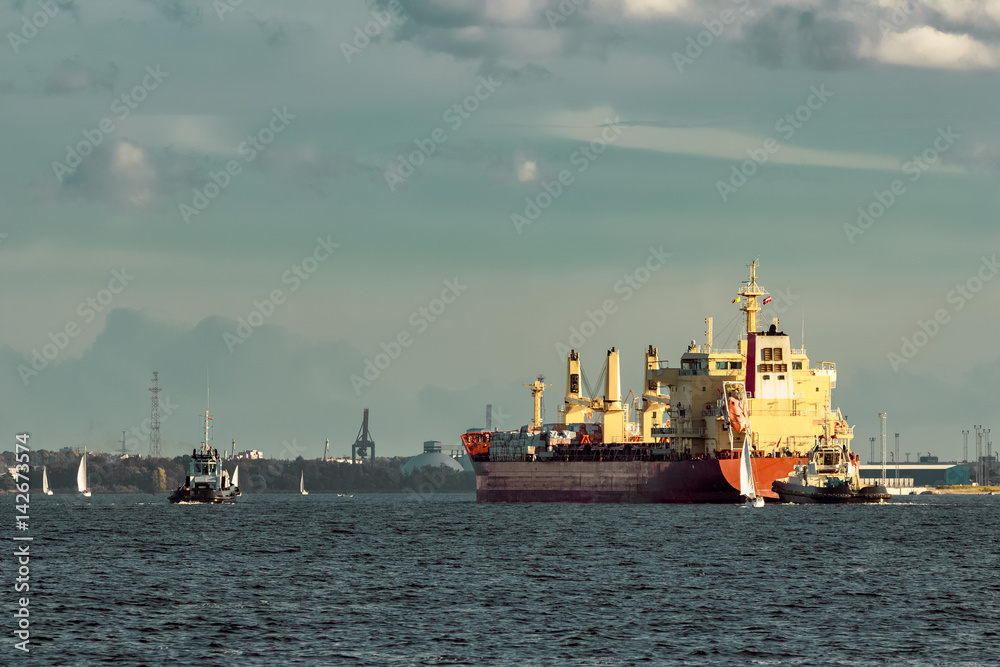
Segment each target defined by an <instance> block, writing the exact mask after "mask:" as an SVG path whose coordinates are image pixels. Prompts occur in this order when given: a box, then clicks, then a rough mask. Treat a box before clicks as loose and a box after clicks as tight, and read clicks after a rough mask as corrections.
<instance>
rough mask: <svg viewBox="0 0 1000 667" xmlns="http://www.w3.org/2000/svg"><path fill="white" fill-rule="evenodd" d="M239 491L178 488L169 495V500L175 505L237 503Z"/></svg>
mask: <svg viewBox="0 0 1000 667" xmlns="http://www.w3.org/2000/svg"><path fill="white" fill-rule="evenodd" d="M238 495H239V494H238V493H234V492H233V491H232V490H230V489H227V490H224V491H216V490H215V489H191V490H185V489H178V490H176V491H174V492H173V493H171V494H170V495H169V496H167V500H168V501H169V502H170V503H171V504H173V505H221V504H223V503H235V502H236V498H237V497H238Z"/></svg>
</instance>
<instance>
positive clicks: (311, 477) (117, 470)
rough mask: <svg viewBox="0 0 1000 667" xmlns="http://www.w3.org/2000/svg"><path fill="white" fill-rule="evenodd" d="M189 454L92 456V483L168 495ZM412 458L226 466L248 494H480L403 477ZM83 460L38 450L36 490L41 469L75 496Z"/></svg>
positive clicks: (466, 483)
mask: <svg viewBox="0 0 1000 667" xmlns="http://www.w3.org/2000/svg"><path fill="white" fill-rule="evenodd" d="M14 457H15V455H14V453H13V452H3V453H2V454H0V458H2V459H3V464H4V470H3V471H2V472H3V475H2V479H0V492H4V493H10V492H13V491H14V490H15V486H14V484H15V483H14V479H13V477H12V476H11V475H9V474H7V470H8V469H9V468H13V467H14V466H15V464H16V461H15V459H14ZM190 460H191V457H190V456H188V455H185V456H177V457H174V458H156V459H150V458H146V457H142V458H139V457H130V458H125V459H123V458H120V457H119V456H118V455H116V454H102V453H91V454H88V455H87V482H88V484H89V485H90V487H91V489H92V491H93V493H94V494H95V495H96V494H101V493H154V494H155V493H166V492H169V491H172V490H173V489H176V488H177V487H178V486H180V485H181V484H183V483H184V478H185V476H186V475H187V471H188V462H189V461H190ZM407 460H409V457H399V456H395V457H392V458H376V459H375V460H374V461H372V462H368V461H366V462H365V463H363V464H353V465H352V464H350V463H338V462H334V461H323V460H321V459H309V460H307V459H303V458H302V457H299V458H297V459H295V460H293V461H289V460H281V459H253V460H250V459H233V460H229V461H225V462H224V464H223V467H224V468H225V469H226V470H228V471H229V474H230V475H232V474H233V470H234V469H235V468H236V465H237V464H239V467H240V479H239V482H240V488H241V490H242V491H243V492H244V493H290V492H297V491H298V490H299V476H300V475H301V474H303V473H304V474H305V485H306V490H307V491H309V492H310V493H312V492H317V493H324V492H327V493H407V492H413V493H420V494H427V493H450V492H460V491H475V489H476V480H475V475H474V474H473V473H471V472H464V471H458V470H453V469H451V468H447V467H444V466H441V467H438V468H423V469H420V470H417V471H414V472H412V473H411V474H408V475H404V474H403V472H402V470H401V469H402V467H403V464H404V463H406V461H407ZM79 465H80V455H79V454H77V453H76V452H64V451H57V452H56V451H47V450H37V451H33V452H31V468H30V471H29V473H28V477H29V478H30V480H31V489H32V491H40V490H41V488H42V466H45V468H46V474H47V477H48V481H49V488H50V489H52V491H54V492H55V493H75V492H76V473H77V469H78V468H79Z"/></svg>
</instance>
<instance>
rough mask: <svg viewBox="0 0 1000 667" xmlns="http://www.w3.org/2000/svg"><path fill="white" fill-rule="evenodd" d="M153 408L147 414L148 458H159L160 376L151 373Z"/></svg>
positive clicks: (154, 372) (156, 373)
mask: <svg viewBox="0 0 1000 667" xmlns="http://www.w3.org/2000/svg"><path fill="white" fill-rule="evenodd" d="M149 390H150V391H151V392H153V406H152V408H151V409H150V413H149V457H150V458H152V459H158V458H160V396H159V393H160V374H159V373H158V372H156V371H153V386H152V387H150V388H149Z"/></svg>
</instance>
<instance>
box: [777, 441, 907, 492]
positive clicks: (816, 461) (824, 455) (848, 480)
mask: <svg viewBox="0 0 1000 667" xmlns="http://www.w3.org/2000/svg"><path fill="white" fill-rule="evenodd" d="M860 463H861V461H860V458H859V457H858V455H857V454H855V453H854V452H852V451H851V450H850V449H848V447H847V444H846V443H845V442H842V441H841V440H840V439H837V438H834V439H829V438H827V437H825V436H819V438H817V440H816V444H815V445H813V448H812V449H811V450H810V451H809V460H808V462H807V463H804V464H798V465H796V466H795V467H794V469H793V471H792V473H791V474H790V475H789V476H788V477H786V478H784V479H777V480H775V481H774V484H773V485H772V487H771V489H772V490H773V491H774V492H775V493H777V494H778V498H779V499H780V500H781V502H783V503H878V502H883V501H886V500H889V498H891V496H890V495H889V490H888V489H886V488H885V486H882V485H881V484H878V485H873V486H861V476H860Z"/></svg>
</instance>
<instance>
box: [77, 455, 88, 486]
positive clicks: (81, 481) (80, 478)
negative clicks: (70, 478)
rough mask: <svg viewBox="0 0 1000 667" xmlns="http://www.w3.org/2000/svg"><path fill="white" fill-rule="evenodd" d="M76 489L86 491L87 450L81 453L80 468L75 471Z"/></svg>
mask: <svg viewBox="0 0 1000 667" xmlns="http://www.w3.org/2000/svg"><path fill="white" fill-rule="evenodd" d="M76 490H77V491H79V492H80V493H84V492H86V491H87V452H84V453H83V457H82V458H81V459H80V468H79V469H78V470H77V471H76Z"/></svg>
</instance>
